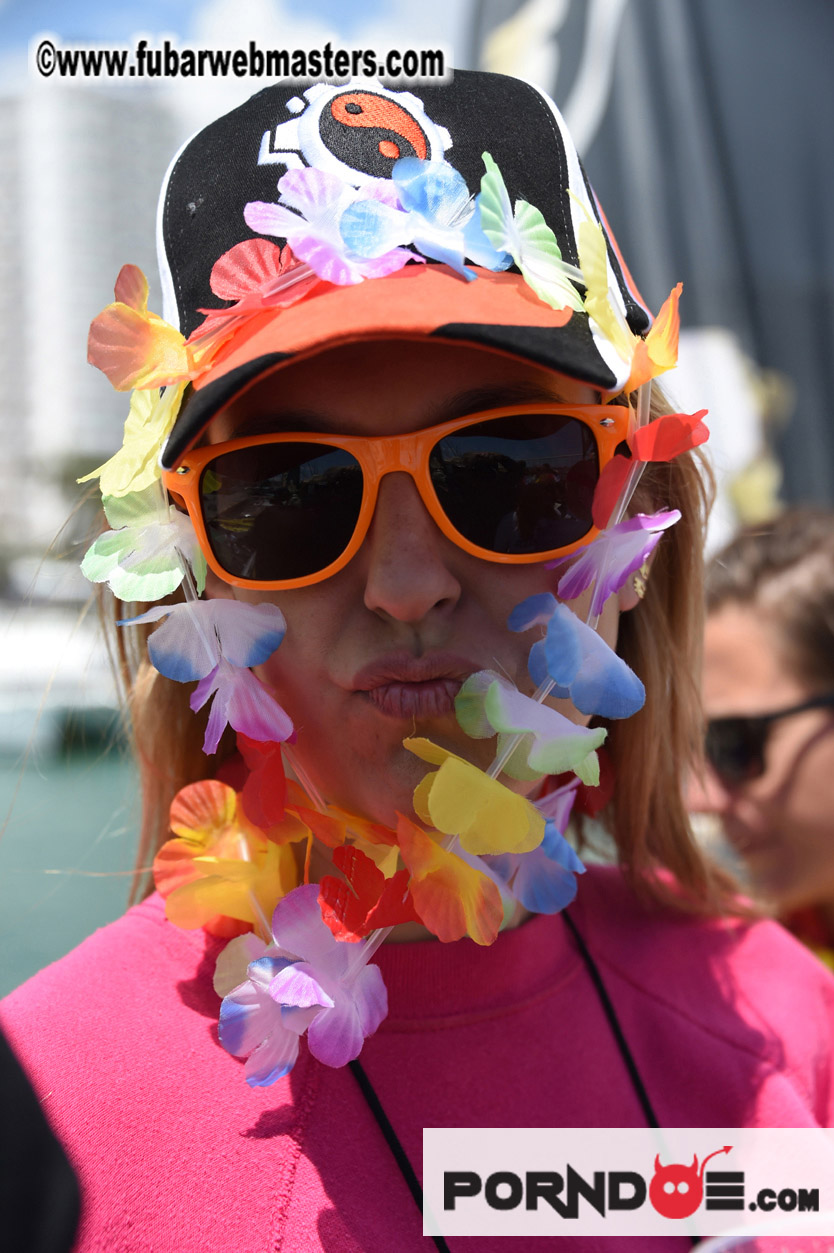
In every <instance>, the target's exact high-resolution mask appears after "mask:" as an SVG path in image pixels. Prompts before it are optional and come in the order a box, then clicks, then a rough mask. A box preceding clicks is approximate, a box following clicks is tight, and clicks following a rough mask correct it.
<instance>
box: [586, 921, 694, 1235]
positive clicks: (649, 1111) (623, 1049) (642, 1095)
mask: <svg viewBox="0 0 834 1253" xmlns="http://www.w3.org/2000/svg"><path fill="white" fill-rule="evenodd" d="M562 917H563V918H564V920H565V923H566V924H567V928H568V930H569V931H570V933H571V935H572V936H573V938H574V941H575V942H576V947H577V948H578V949H579V956H580V957H581V958H582V960H583V962H584V963H585V969H586V970H587V971H588V974H589V975H590V976H591V982H592V983H593V985H594V987H595V988H596V992H597V996H598V997H599V999H600V1003H601V1005H602V1008H603V1009H604V1010H605V1017H606V1018H607V1019H608V1025H609V1027H610V1028H611V1031H612V1034H613V1036H614V1039H615V1040H616V1042H617V1048H618V1049H619V1050H620V1056H621V1057H622V1059H623V1061H624V1062H625V1067H626V1070H627V1071H628V1074H629V1078H630V1079H631V1084H632V1087H633V1088H634V1091H635V1092H636V1093H637V1099H638V1101H639V1102H640V1104H641V1106H642V1108H643V1114H644V1115H645V1118H646V1122H647V1123H648V1124H649V1126H650V1127H659V1126H660V1123H659V1122H658V1121H657V1114H655V1112H654V1106H653V1105H652V1103H651V1101H650V1100H649V1094H648V1092H647V1091H646V1085H645V1084H644V1083H643V1080H642V1078H641V1076H640V1071H639V1070H638V1069H637V1063H636V1061H635V1060H634V1056H633V1054H632V1052H631V1049H630V1048H629V1047H628V1041H627V1040H626V1038H625V1035H624V1033H623V1029H622V1027H621V1026H620V1020H619V1018H618V1017H617V1012H616V1010H615V1009H614V1006H613V1004H612V1003H611V997H610V996H609V995H608V989H607V988H606V986H605V984H604V983H603V981H602V975H601V974H600V973H599V968H598V967H597V964H596V962H595V961H594V959H593V957H592V956H591V954H590V953H589V951H588V946H587V944H586V943H585V941H584V939H583V938H582V932H581V931H580V930H579V928H578V927H577V925H576V923H575V922H574V920H573V919H572V918H571V916H570V914H569V913H568V911H567V910H566V909H565V910H563V911H562ZM687 1238H688V1240H689V1243H690V1245H691V1247H692V1248H693V1249H695V1248H697V1247H698V1245H699V1244H700V1238H699V1237H698V1236H689V1237H687Z"/></svg>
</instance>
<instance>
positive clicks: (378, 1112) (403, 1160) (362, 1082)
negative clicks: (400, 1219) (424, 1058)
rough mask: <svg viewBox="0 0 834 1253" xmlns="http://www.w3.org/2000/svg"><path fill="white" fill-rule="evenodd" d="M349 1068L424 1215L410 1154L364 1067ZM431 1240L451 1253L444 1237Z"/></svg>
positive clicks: (421, 1197)
mask: <svg viewBox="0 0 834 1253" xmlns="http://www.w3.org/2000/svg"><path fill="white" fill-rule="evenodd" d="M348 1066H350V1069H351V1070H352V1071H353V1077H354V1079H355V1080H356V1082H357V1083H358V1084H359V1091H360V1092H361V1093H362V1095H363V1096H364V1098H365V1100H366V1102H367V1105H368V1108H369V1109H370V1111H371V1113H372V1114H373V1116H374V1118H375V1119H376V1121H377V1126H378V1127H379V1129H380V1131H381V1132H382V1134H383V1135H384V1136H385V1142H386V1144H387V1145H388V1147H389V1149H390V1150H391V1152H392V1153H393V1154H394V1160H395V1161H396V1163H397V1165H398V1166H399V1168H400V1173H401V1174H402V1177H403V1179H405V1181H406V1183H407V1184H408V1190H409V1192H410V1193H411V1195H412V1196H413V1197H414V1201H415V1203H416V1205H417V1208H418V1210H419V1211H420V1214H421V1215H422V1213H423V1189H422V1188H421V1187H420V1180H419V1179H418V1178H417V1176H416V1175H415V1173H414V1167H413V1166H412V1165H411V1162H410V1161H409V1160H408V1154H407V1153H406V1151H405V1149H404V1148H403V1146H402V1145H401V1144H400V1141H399V1139H398V1137H397V1133H396V1131H395V1130H394V1128H393V1127H392V1126H391V1123H390V1121H389V1119H388V1115H387V1114H386V1112H385V1110H384V1109H383V1108H382V1105H381V1104H380V1100H379V1097H378V1096H377V1094H376V1092H374V1090H373V1088H372V1086H371V1081H370V1079H369V1078H368V1076H367V1075H366V1074H365V1071H364V1070H363V1069H362V1066H361V1065H360V1063H359V1062H358V1061H352V1062H348ZM431 1238H432V1240H433V1241H434V1244H435V1247H436V1248H437V1249H438V1250H439V1251H440V1253H449V1246H448V1244H447V1243H446V1241H445V1240H444V1239H443V1237H442V1236H432V1237H431Z"/></svg>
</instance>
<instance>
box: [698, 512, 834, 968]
mask: <svg viewBox="0 0 834 1253" xmlns="http://www.w3.org/2000/svg"><path fill="white" fill-rule="evenodd" d="M704 710H705V713H706V716H707V728H708V730H707V757H708V761H709V769H708V772H707V776H706V778H705V781H704V786H703V789H702V790H701V791H700V793H699V794H698V795H697V796H696V797H695V798H694V804H695V805H696V806H697V808H699V809H702V810H705V811H708V812H711V813H714V814H716V815H717V817H718V818H720V820H721V823H722V825H723V828H724V831H725V833H726V835H727V838H728V839H729V841H730V842H731V844H732V846H733V848H734V849H735V850H736V852H737V853H738V854H739V856H740V857H741V858H742V860H743V862H744V864H745V866H746V868H747V871H748V873H749V877H750V884H751V887H752V889H753V891H754V893H755V894H756V895H757V896H759V897H761V898H762V899H763V900H764V901H765V902H767V903H768V904H769V906H770V907H771V908H773V909H775V911H776V912H777V913H778V914H779V916H780V917H781V918H782V920H783V921H784V922H785V923H786V924H787V926H789V927H790V929H791V930H792V931H794V932H795V934H797V935H798V936H799V937H800V938H801V939H803V940H804V941H806V942H807V943H809V944H811V945H812V946H813V947H814V948H816V950H817V951H818V952H820V954H821V955H823V956H824V957H825V960H826V961H828V963H829V965H831V964H832V963H834V953H832V950H834V514H832V513H830V512H829V511H827V510H822V509H791V510H788V511H787V512H785V513H783V514H782V515H781V516H780V517H778V518H776V519H775V521H773V522H770V523H767V524H765V525H756V526H751V527H748V528H747V529H746V530H744V531H742V532H741V534H740V535H738V536H737V537H736V538H735V539H734V540H732V542H731V543H730V544H728V545H727V546H726V547H725V548H724V549H723V550H722V551H721V552H720V553H718V554H717V555H716V556H715V557H714V558H713V559H712V561H711V562H710V565H709V569H708V572H707V622H706V634H705V646H704Z"/></svg>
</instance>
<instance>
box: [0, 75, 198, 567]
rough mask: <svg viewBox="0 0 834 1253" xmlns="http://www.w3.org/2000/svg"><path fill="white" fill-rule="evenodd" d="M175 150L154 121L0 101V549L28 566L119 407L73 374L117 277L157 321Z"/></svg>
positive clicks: (106, 100)
mask: <svg viewBox="0 0 834 1253" xmlns="http://www.w3.org/2000/svg"><path fill="white" fill-rule="evenodd" d="M176 144H177V134H176V125H175V122H174V119H173V118H172V117H171V115H170V114H169V113H168V111H167V110H166V109H165V108H164V107H163V106H161V105H160V104H158V103H156V102H155V101H154V100H153V99H152V98H150V97H149V96H146V95H144V94H139V93H137V92H131V93H129V94H125V95H122V96H110V95H106V94H104V93H103V92H98V91H92V90H88V89H85V88H79V87H70V88H61V87H53V86H52V85H51V84H43V83H38V82H33V83H31V84H30V85H29V86H28V87H27V88H26V89H25V90H24V92H23V93H22V94H20V95H18V96H17V97H15V98H7V99H5V100H2V101H0V326H2V328H3V331H2V336H0V437H2V439H3V449H4V457H3V459H2V461H1V462H0V547H2V548H3V549H5V550H6V552H7V553H8V551H9V549H10V548H14V549H22V550H27V551H28V552H29V553H30V554H31V553H36V552H37V551H38V550H40V551H41V552H42V551H43V550H44V548H45V547H46V546H47V545H48V544H49V542H50V541H51V539H52V538H53V536H54V535H55V532H56V531H57V530H58V529H59V528H60V526H61V524H62V523H63V522H64V520H65V519H66V517H67V516H68V514H69V513H70V512H71V510H72V509H73V507H74V504H75V502H76V500H77V499H78V492H79V490H80V489H75V488H74V487H73V486H72V484H73V480H74V478H75V477H76V476H77V475H79V474H81V473H84V472H86V471H88V470H91V469H93V468H94V466H96V465H97V464H99V462H100V461H101V460H103V459H104V458H105V457H106V456H109V455H110V454H111V453H113V452H114V451H115V450H116V448H117V447H118V445H119V443H120V440H121V430H122V425H123V422H124V418H125V415H126V413H127V406H128V397H127V396H126V395H119V394H116V393H115V392H114V391H113V389H112V388H111V386H110V384H109V383H108V382H107V380H106V379H105V378H104V376H103V375H102V374H100V373H99V371H97V370H94V369H93V368H92V367H91V366H89V365H88V364H87V362H86V341H87V331H88V327H89V324H90V321H91V319H92V318H93V317H94V316H95V315H96V314H97V313H98V312H99V311H100V310H101V309H102V308H103V307H104V305H105V304H107V303H108V302H109V301H110V300H112V299H113V284H114V282H115V279H116V275H117V274H118V272H119V269H120V267H121V266H122V265H123V264H125V263H126V262H128V261H130V262H133V263H135V264H137V265H139V266H140V267H141V268H142V269H143V270H144V271H145V273H146V274H147V275H148V277H149V279H150V282H151V301H150V307H151V308H152V309H155V310H157V311H158V310H159V309H160V298H159V295H158V289H157V285H156V273H155V272H156V257H155V247H154V224H155V214H156V198H157V191H158V188H159V186H160V183H161V181H162V177H163V175H164V172H165V169H166V166H167V163H168V161H169V159H170V156H171V153H172V152H173V151H174V149H175V147H176Z"/></svg>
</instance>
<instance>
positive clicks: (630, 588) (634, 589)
mask: <svg viewBox="0 0 834 1253" xmlns="http://www.w3.org/2000/svg"><path fill="white" fill-rule="evenodd" d="M656 552H657V548H656V547H655V548H654V549H653V550H652V552H650V553H649V556H648V557H647V558H646V560H645V561H644V563H643V565H642V566H640V568H639V570H635V571H634V573H633V574H630V575H629V576H628V578H627V579H626V581H625V583H624V584H623V586H622V587H621V588H620V590H619V592H618V593H617V603H618V605H619V608H620V613H628V611H629V609H634V608H635V607H636V606H637V605H639V604H640V601H641V600H642V599H643V597H644V596H645V594H646V590H645V585H646V584H647V583H648V581H649V579H650V578H651V571H652V563H653V562H654V555H655V553H656ZM641 584H642V585H643V590H642V591H641V590H640V587H641Z"/></svg>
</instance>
